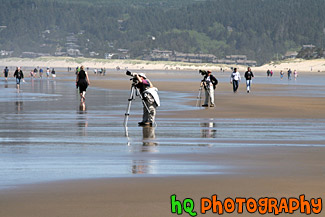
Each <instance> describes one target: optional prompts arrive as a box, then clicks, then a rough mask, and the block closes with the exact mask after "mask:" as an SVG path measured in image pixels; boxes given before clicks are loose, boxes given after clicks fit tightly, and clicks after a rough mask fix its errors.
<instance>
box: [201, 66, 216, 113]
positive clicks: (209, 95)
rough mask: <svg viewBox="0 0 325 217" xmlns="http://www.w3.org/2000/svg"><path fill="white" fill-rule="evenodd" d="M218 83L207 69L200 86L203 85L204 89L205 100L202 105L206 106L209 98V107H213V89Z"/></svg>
mask: <svg viewBox="0 0 325 217" xmlns="http://www.w3.org/2000/svg"><path fill="white" fill-rule="evenodd" d="M217 84H218V80H217V79H216V78H215V77H214V76H213V75H211V71H207V74H206V75H205V76H204V78H203V80H202V82H201V86H202V85H203V87H204V90H205V102H204V104H203V105H202V106H203V107H208V106H209V105H208V104H209V99H210V107H214V90H215V89H216V86H217Z"/></svg>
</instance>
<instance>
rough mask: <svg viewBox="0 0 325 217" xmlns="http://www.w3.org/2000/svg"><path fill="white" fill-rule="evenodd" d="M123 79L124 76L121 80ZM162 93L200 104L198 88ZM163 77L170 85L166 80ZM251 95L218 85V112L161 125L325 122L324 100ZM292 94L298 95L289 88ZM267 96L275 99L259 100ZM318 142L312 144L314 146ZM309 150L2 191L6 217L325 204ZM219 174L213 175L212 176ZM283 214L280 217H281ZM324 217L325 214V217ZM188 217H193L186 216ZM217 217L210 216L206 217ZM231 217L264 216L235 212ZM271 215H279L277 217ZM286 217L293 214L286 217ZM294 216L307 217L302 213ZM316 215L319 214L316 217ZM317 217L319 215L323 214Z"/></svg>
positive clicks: (162, 215)
mask: <svg viewBox="0 0 325 217" xmlns="http://www.w3.org/2000/svg"><path fill="white" fill-rule="evenodd" d="M116 77H119V76H116ZM159 77H160V78H161V76H160V75H154V76H153V79H152V80H153V82H154V84H155V86H156V87H158V89H159V90H161V91H177V92H186V93H190V95H191V96H192V97H190V100H191V101H190V102H189V103H190V104H192V105H195V102H196V96H197V91H198V83H197V82H182V83H179V82H173V81H154V79H155V78H159ZM163 78H166V76H164V77H163ZM91 87H100V88H109V89H123V90H127V89H129V87H130V82H129V80H127V79H125V80H109V79H108V80H97V79H95V78H94V77H93V78H92V80H91ZM252 88H253V89H252V93H251V94H246V93H245V85H244V83H241V85H240V90H239V93H238V94H233V93H232V91H231V86H230V84H228V83H220V84H219V85H218V88H217V91H216V102H217V103H216V104H217V106H216V107H215V108H213V109H212V108H208V109H200V110H196V109H195V107H193V110H192V111H186V112H183V111H180V112H175V111H170V112H169V111H167V112H164V113H159V111H158V115H159V116H160V118H181V119H184V120H186V119H188V118H216V119H217V118H228V119H231V118H248V119H249V118H257V119H258V118H265V119H267V118H274V119H279V120H280V119H281V120H283V119H286V118H288V119H290V118H294V119H320V120H324V118H325V116H324V108H325V101H324V98H322V97H307V96H299V95H298V96H281V95H280V96H279V95H276V93H278V92H280V93H281V92H285V91H287V88H288V87H286V86H284V85H261V84H253V87H252ZM290 88H292V89H289V90H292V91H293V90H296V88H299V87H296V86H291V87H290ZM265 91H269V92H270V93H272V94H270V95H263V94H262V95H261V93H263V92H265ZM310 142H312V141H310ZM323 142H324V141H319V143H323ZM308 145H310V146H308V147H296V146H295V143H293V144H292V146H288V147H282V146H277V145H276V144H274V145H272V146H269V147H258V146H251V147H227V146H225V147H212V148H211V149H210V152H205V153H202V152H200V153H196V152H195V151H193V153H191V154H170V155H168V156H164V157H165V158H167V159H168V158H170V159H179V160H183V161H187V160H191V161H197V163H198V164H200V163H202V162H207V163H209V164H212V165H220V166H225V167H226V168H229V169H228V170H226V171H225V173H222V174H217V175H210V176H209V175H204V176H199V175H196V176H171V177H137V178H124V179H123V178H116V179H115V178H112V179H90V180H73V181H60V182H52V183H42V184H34V185H27V186H21V187H19V188H16V189H10V190H2V191H0V216H5V217H16V216H17V217H18V216H19V217H21V216H24V217H29V216H30V217H32V216H33V217H34V216H46V217H52V216H53V217H54V216H69V217H83V216H87V217H90V216H91V217H94V216H112V217H116V216H123V217H147V216H148V217H156V216H157V217H166V216H177V215H176V214H171V212H170V201H169V199H170V196H171V195H172V194H176V195H177V199H179V200H184V199H185V198H192V199H193V200H194V201H195V202H196V203H195V205H196V206H195V207H196V208H195V210H196V211H198V212H199V199H200V198H201V197H211V196H212V195H213V194H217V195H219V196H220V199H225V198H227V197H231V198H236V197H246V198H249V197H254V198H256V199H258V198H260V197H277V198H279V199H280V198H281V197H287V198H289V197H299V195H301V194H305V195H306V198H308V199H310V198H318V197H322V198H324V197H325V191H324V189H325V176H324V169H323V165H324V164H325V158H324V156H325V149H324V147H323V146H320V147H317V146H312V144H308ZM212 172H213V171H212ZM282 215H283V214H281V215H280V216H282ZM321 215H322V214H321ZM183 216H189V215H188V214H186V213H184V214H183ZM198 216H216V214H212V213H211V212H208V214H206V215H198ZM226 216H244V217H246V216H260V215H259V214H257V213H255V214H248V213H247V212H246V211H244V214H241V215H238V214H237V213H233V214H229V215H228V214H226ZM265 216H274V215H273V214H270V215H268V214H267V215H265ZM283 216H287V215H285V214H284V215H283ZM290 216H305V214H300V213H299V212H296V213H295V214H293V215H290ZM310 216H316V215H313V214H312V215H310ZM318 216H319V215H318Z"/></svg>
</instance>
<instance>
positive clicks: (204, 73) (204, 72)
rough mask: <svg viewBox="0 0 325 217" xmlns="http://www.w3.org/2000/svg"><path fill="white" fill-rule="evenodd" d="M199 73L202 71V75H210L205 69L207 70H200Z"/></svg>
mask: <svg viewBox="0 0 325 217" xmlns="http://www.w3.org/2000/svg"><path fill="white" fill-rule="evenodd" d="M199 73H200V74H201V75H202V76H207V75H208V72H207V71H205V70H199Z"/></svg>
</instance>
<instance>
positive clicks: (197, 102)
mask: <svg viewBox="0 0 325 217" xmlns="http://www.w3.org/2000/svg"><path fill="white" fill-rule="evenodd" d="M201 84H202V85H201ZM201 84H200V89H199V94H198V96H197V100H196V107H199V106H200V105H201V100H202V89H203V88H202V87H204V89H205V90H207V91H208V93H209V95H210V90H209V89H208V88H207V87H206V85H205V82H204V80H202V81H201Z"/></svg>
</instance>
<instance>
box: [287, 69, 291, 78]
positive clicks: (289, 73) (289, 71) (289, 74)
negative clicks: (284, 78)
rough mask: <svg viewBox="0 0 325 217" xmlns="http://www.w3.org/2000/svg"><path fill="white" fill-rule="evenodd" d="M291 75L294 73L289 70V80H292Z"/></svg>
mask: <svg viewBox="0 0 325 217" xmlns="http://www.w3.org/2000/svg"><path fill="white" fill-rule="evenodd" d="M291 73H292V71H291V69H289V70H288V80H291Z"/></svg>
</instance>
